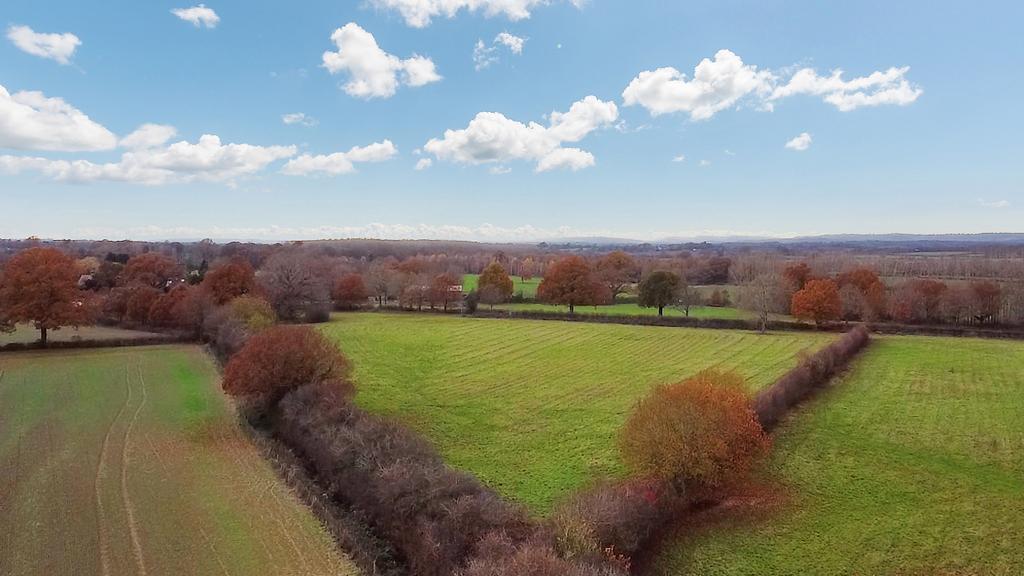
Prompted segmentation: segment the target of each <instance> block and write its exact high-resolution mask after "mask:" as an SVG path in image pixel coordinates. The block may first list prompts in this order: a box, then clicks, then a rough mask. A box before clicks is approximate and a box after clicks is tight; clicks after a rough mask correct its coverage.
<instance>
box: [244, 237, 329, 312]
mask: <svg viewBox="0 0 1024 576" xmlns="http://www.w3.org/2000/svg"><path fill="white" fill-rule="evenodd" d="M315 268H316V266H315V262H313V261H312V259H311V258H310V257H308V256H300V255H297V254H292V253H288V252H279V253H277V254H275V255H273V256H271V257H270V258H269V259H267V261H266V263H265V264H264V265H263V269H262V272H261V274H260V277H259V282H260V287H261V288H262V289H263V291H264V292H265V293H266V295H267V301H269V302H270V305H271V306H272V307H273V308H274V312H276V313H277V316H278V318H280V319H281V320H284V321H287V322H295V321H300V320H307V319H309V318H310V317H311V316H312V315H313V314H314V313H315V312H318V311H319V310H320V309H321V308H324V307H327V306H329V304H330V291H329V290H328V288H327V284H326V279H325V278H324V277H323V276H322V275H319V274H317V273H316V270H315Z"/></svg>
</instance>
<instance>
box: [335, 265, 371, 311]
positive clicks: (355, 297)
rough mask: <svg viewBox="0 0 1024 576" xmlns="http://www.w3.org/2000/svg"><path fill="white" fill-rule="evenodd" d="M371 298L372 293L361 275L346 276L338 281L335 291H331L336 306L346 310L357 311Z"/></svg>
mask: <svg viewBox="0 0 1024 576" xmlns="http://www.w3.org/2000/svg"><path fill="white" fill-rule="evenodd" d="M369 297H370V291H369V290H367V288H366V282H364V281H363V277H362V275H360V274H355V273H352V274H346V275H344V276H342V277H341V278H339V279H338V282H337V283H335V285H334V289H333V290H331V298H333V299H334V305H335V306H337V307H338V308H343V309H346V310H349V309H355V308H358V307H359V306H361V305H363V304H366V299H367V298H369Z"/></svg>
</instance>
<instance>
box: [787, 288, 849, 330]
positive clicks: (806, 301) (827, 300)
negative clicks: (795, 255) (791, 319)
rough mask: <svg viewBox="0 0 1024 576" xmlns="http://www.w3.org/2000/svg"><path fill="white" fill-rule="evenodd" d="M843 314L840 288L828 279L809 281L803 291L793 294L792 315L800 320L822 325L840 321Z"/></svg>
mask: <svg viewBox="0 0 1024 576" xmlns="http://www.w3.org/2000/svg"><path fill="white" fill-rule="evenodd" d="M842 312H843V304H842V300H841V299H840V297H839V286H838V285H837V284H836V283H835V282H834V281H833V280H830V279H828V278H814V279H812V280H808V281H807V284H805V285H804V287H803V289H802V290H799V291H798V292H797V293H796V294H793V301H792V303H791V304H790V313H791V314H793V316H796V317H797V318H800V319H805V320H814V323H815V324H819V325H820V324H822V323H823V322H829V321H832V320H838V319H839V316H840V314H842Z"/></svg>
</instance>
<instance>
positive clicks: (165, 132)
mask: <svg viewBox="0 0 1024 576" xmlns="http://www.w3.org/2000/svg"><path fill="white" fill-rule="evenodd" d="M177 135H178V130H177V129H176V128H175V127H174V126H167V125H165V124H143V125H142V126H139V127H138V128H136V129H135V131H134V132H132V133H131V134H129V135H127V136H125V137H124V138H121V142H120V145H121V147H122V148H128V149H129V150H145V149H147V148H156V147H158V146H163V145H164V144H166V143H167V141H168V140H170V139H171V138H174V137H175V136H177Z"/></svg>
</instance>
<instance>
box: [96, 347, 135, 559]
mask: <svg viewBox="0 0 1024 576" xmlns="http://www.w3.org/2000/svg"><path fill="white" fill-rule="evenodd" d="M124 387H125V397H124V402H123V403H121V408H120V409H118V411H117V414H116V415H115V416H114V418H113V420H111V421H110V426H108V427H107V433H106V434H105V435H104V436H103V444H102V445H101V446H100V459H99V462H97V463H96V478H95V480H94V482H93V483H94V484H95V489H96V540H97V542H98V544H99V554H100V572H101V573H102V574H103V576H111V573H110V550H109V542H108V541H109V537H108V534H109V533H110V529H109V527H108V526H107V521H106V512H105V510H104V508H103V495H102V492H103V490H102V487H101V485H102V482H103V477H104V476H105V475H106V468H107V452H108V451H109V447H110V435H111V433H112V432H113V431H114V427H115V426H117V422H118V421H119V420H120V419H121V415H122V414H124V412H125V410H126V409H127V408H128V404H129V403H131V401H132V386H131V383H130V382H129V380H128V367H127V366H125V370H124Z"/></svg>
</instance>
